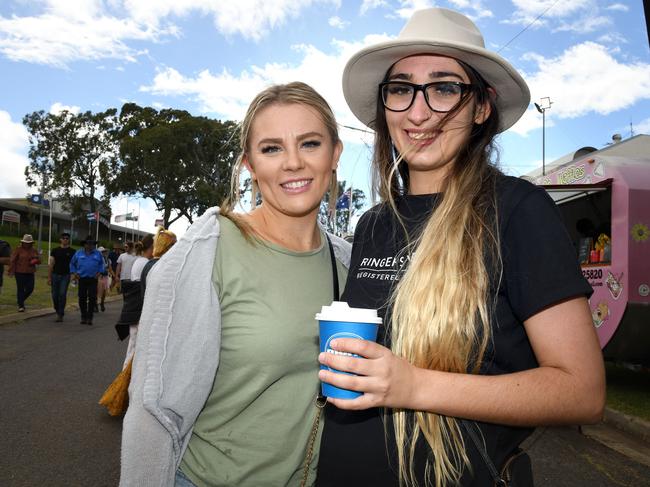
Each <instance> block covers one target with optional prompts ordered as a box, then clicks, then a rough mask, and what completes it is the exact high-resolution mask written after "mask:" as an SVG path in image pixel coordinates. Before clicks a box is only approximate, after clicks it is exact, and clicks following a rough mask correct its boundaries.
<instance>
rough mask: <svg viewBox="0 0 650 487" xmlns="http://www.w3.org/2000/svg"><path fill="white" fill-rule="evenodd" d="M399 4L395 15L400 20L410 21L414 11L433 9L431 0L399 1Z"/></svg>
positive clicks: (433, 3)
mask: <svg viewBox="0 0 650 487" xmlns="http://www.w3.org/2000/svg"><path fill="white" fill-rule="evenodd" d="M399 3H400V5H401V8H398V9H397V10H396V11H395V14H396V15H397V16H398V17H400V18H402V19H410V18H411V16H412V15H413V12H415V11H416V10H422V9H425V8H431V7H435V2H434V1H433V0H399Z"/></svg>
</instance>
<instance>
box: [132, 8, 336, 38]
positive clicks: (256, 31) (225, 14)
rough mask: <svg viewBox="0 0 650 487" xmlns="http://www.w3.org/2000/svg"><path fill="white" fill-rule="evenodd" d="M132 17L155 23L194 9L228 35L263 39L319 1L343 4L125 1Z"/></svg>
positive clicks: (185, 13)
mask: <svg viewBox="0 0 650 487" xmlns="http://www.w3.org/2000/svg"><path fill="white" fill-rule="evenodd" d="M123 2H124V7H125V8H126V9H127V10H128V11H129V13H130V14H131V16H132V17H133V18H134V19H135V20H137V21H139V22H143V23H146V24H152V25H156V24H157V23H158V22H159V21H160V19H163V18H166V17H168V16H172V15H173V16H178V17H182V16H185V15H188V14H189V13H190V12H192V11H198V12H200V13H202V14H204V15H211V16H212V17H213V20H214V24H215V27H216V28H217V30H218V31H219V32H221V33H222V34H223V35H225V36H232V35H240V36H242V37H243V38H245V39H251V40H254V41H259V40H261V39H262V38H263V37H264V36H265V35H267V34H268V32H269V31H270V30H273V29H274V28H276V27H278V26H281V25H283V24H284V23H285V22H286V21H287V20H290V19H294V18H297V17H298V16H299V15H300V12H301V11H302V10H303V9H305V8H307V7H310V6H311V5H313V4H316V3H325V4H332V5H333V6H334V7H336V8H338V7H340V4H341V1H340V0H237V1H232V2H229V1H228V2H227V1H215V0H184V1H182V2H179V1H177V0H123Z"/></svg>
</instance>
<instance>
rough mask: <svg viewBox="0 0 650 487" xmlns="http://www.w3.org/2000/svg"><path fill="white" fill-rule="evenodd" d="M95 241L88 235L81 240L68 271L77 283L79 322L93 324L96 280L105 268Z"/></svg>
mask: <svg viewBox="0 0 650 487" xmlns="http://www.w3.org/2000/svg"><path fill="white" fill-rule="evenodd" d="M96 243H97V242H96V241H95V240H94V239H93V238H92V236H90V235H88V236H87V237H86V239H85V240H82V241H81V244H82V245H83V248H82V249H79V250H77V252H76V253H75V254H74V256H73V257H72V261H71V262H70V272H71V273H72V275H73V276H72V278H73V279H74V280H75V281H77V282H78V283H79V311H81V324H82V325H92V324H93V311H94V310H95V304H96V302H97V281H98V279H99V278H100V277H101V275H102V273H103V272H104V271H105V270H106V269H105V267H104V259H103V258H102V254H100V253H99V251H98V250H97V249H96V248H95V244H96Z"/></svg>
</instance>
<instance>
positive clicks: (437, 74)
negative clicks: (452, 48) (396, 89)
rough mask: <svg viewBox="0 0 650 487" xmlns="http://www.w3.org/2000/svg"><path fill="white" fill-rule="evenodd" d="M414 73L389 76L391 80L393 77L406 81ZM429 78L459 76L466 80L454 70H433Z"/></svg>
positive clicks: (461, 79) (460, 78)
mask: <svg viewBox="0 0 650 487" xmlns="http://www.w3.org/2000/svg"><path fill="white" fill-rule="evenodd" d="M412 77H413V75H411V74H408V73H395V74H391V75H390V76H389V78H388V79H389V80H391V79H403V80H406V81H410V80H411V78H412ZM429 78H431V79H438V78H458V79H459V80H460V81H465V80H464V79H463V77H462V76H461V75H460V74H458V73H454V72H452V71H432V72H430V73H429Z"/></svg>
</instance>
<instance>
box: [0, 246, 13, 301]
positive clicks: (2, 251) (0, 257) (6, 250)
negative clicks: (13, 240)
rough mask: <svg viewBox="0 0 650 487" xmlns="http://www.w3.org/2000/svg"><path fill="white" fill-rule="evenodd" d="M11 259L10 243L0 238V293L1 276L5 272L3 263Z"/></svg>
mask: <svg viewBox="0 0 650 487" xmlns="http://www.w3.org/2000/svg"><path fill="white" fill-rule="evenodd" d="M10 261H11V245H9V242H5V241H4V240H0V294H2V276H3V275H4V273H5V265H9V262H10Z"/></svg>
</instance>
